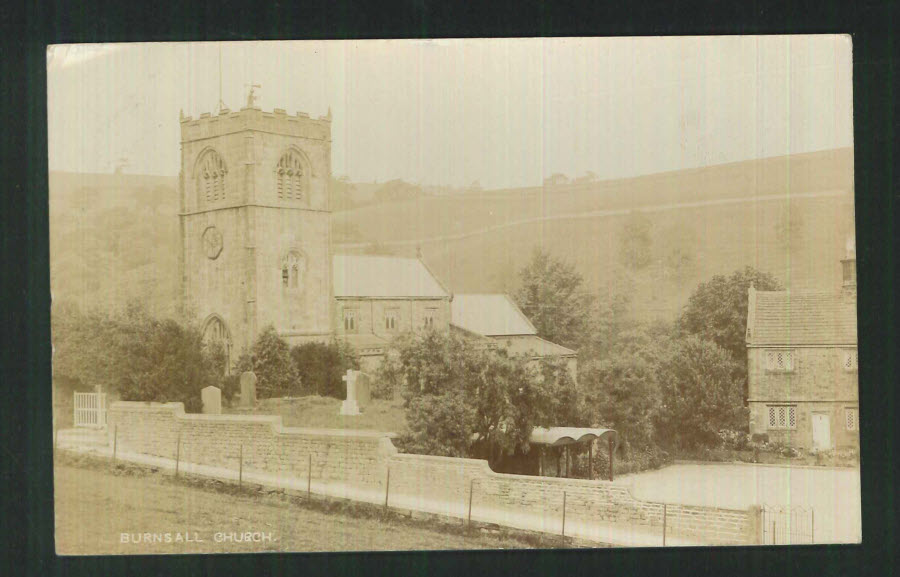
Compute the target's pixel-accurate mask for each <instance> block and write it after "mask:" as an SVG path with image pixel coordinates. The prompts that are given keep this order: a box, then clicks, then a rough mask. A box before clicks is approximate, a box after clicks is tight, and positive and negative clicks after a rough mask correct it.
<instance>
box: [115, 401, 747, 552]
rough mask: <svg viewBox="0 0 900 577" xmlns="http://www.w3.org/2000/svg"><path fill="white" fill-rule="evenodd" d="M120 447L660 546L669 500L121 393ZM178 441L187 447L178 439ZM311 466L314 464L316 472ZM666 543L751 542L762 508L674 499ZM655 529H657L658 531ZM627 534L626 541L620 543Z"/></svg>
mask: <svg viewBox="0 0 900 577" xmlns="http://www.w3.org/2000/svg"><path fill="white" fill-rule="evenodd" d="M107 421H108V424H109V425H108V434H109V436H110V446H112V444H113V440H114V439H113V437H115V443H116V446H117V451H119V452H120V453H121V454H123V455H125V454H135V455H147V456H151V457H157V458H163V459H175V458H176V456H177V457H178V459H179V460H180V461H181V462H184V463H188V464H189V465H195V466H198V467H201V468H203V467H205V468H209V469H210V470H231V471H236V470H238V469H239V467H240V466H241V465H240V457H241V455H243V470H244V472H245V474H246V475H248V476H253V475H257V476H260V477H261V478H271V479H285V480H286V481H287V480H291V482H292V483H294V482H299V481H301V480H302V481H306V480H308V479H309V480H311V481H312V482H314V483H315V484H316V486H317V487H322V486H326V485H332V486H334V487H341V488H342V489H341V491H342V492H343V493H344V494H346V495H348V496H349V497H348V498H353V496H352V494H358V496H359V498H360V500H365V501H377V500H380V499H383V496H384V495H385V493H387V494H388V497H389V501H390V503H389V504H390V506H392V507H401V508H405V509H410V510H421V511H425V512H430V513H439V514H443V515H449V516H452V517H458V518H466V517H467V516H468V514H469V508H470V505H469V501H470V494H471V502H472V504H471V509H472V517H473V519H476V520H481V521H488V522H494V523H498V524H502V525H508V526H511V527H517V528H521V529H529V530H539V531H546V532H551V533H560V532H561V531H562V530H563V527H562V519H563V500H564V499H565V511H566V513H565V518H566V521H565V523H566V529H565V532H566V534H567V535H572V536H580V537H584V538H588V539H593V540H597V541H603V542H610V543H616V544H626V545H627V544H630V545H648V544H649V545H655V544H661V534H662V533H661V531H662V524H663V515H664V511H663V507H664V506H663V505H662V504H660V503H651V502H647V501H641V500H638V499H636V498H634V497H633V496H632V495H631V493H630V492H629V489H628V487H627V486H625V485H621V484H617V483H612V482H609V481H587V480H582V479H559V478H553V477H535V476H524V475H507V474H500V473H495V472H493V471H491V470H490V468H489V467H488V465H487V462H486V461H483V460H475V459H456V458H449V457H432V456H425V455H407V454H399V453H398V452H397V449H396V448H395V447H394V445H393V443H392V442H391V439H390V437H391V436H390V435H389V434H387V433H381V432H374V431H344V430H339V429H302V428H293V427H284V426H283V425H282V422H281V417H279V416H245V415H199V414H186V413H185V412H184V408H183V405H182V404H181V403H165V404H160V403H135V402H119V403H114V404H113V405H112V406H111V407H110V408H109V413H108V417H107ZM179 440H180V449H178V448H177V446H178V443H179ZM310 463H311V465H312V468H311V470H310ZM665 517H666V526H667V530H666V534H667V543H668V544H671V545H676V544H694V545H701V544H723V545H724V544H733V545H741V544H754V543H756V542H757V541H756V539H757V534H758V527H757V525H756V524H757V522H758V521H757V514H756V511H755V509H753V508H751V509H749V510H734V509H715V508H710V507H691V506H681V505H667V506H666V507H665ZM657 536H658V538H657ZM622 541H625V542H622Z"/></svg>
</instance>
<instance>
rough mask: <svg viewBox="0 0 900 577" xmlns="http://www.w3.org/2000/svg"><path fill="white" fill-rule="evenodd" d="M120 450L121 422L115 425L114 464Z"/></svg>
mask: <svg viewBox="0 0 900 577" xmlns="http://www.w3.org/2000/svg"><path fill="white" fill-rule="evenodd" d="M118 450H119V423H116V424H115V426H114V427H113V464H115V463H116V453H117V452H118Z"/></svg>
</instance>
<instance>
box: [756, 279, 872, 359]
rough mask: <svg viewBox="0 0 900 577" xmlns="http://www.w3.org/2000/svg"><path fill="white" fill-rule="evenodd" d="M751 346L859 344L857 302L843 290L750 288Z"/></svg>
mask: <svg viewBox="0 0 900 577" xmlns="http://www.w3.org/2000/svg"><path fill="white" fill-rule="evenodd" d="M749 297H750V299H749V305H748V311H747V345H748V346H756V345H839V344H844V345H846V344H856V342H857V337H856V302H854V300H851V299H848V298H846V297H845V296H843V295H841V294H840V293H824V292H806V293H802V292H791V291H757V290H754V289H752V288H751V289H750V295H749Z"/></svg>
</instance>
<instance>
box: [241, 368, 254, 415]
mask: <svg viewBox="0 0 900 577" xmlns="http://www.w3.org/2000/svg"><path fill="white" fill-rule="evenodd" d="M254 405H256V374H254V372H253V371H244V372H243V373H241V406H242V407H252V406H254Z"/></svg>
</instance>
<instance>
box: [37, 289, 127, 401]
mask: <svg viewBox="0 0 900 577" xmlns="http://www.w3.org/2000/svg"><path fill="white" fill-rule="evenodd" d="M51 319H52V323H51V324H52V327H51V328H52V335H51V342H52V345H53V357H52V371H53V384H54V386H56V387H63V386H64V388H65V389H67V391H71V390H84V389H90V388H93V387H94V386H96V385H100V386H101V387H103V389H105V390H107V391H109V390H113V389H114V388H115V387H116V386H117V385H118V378H119V375H120V374H121V372H122V369H123V366H122V365H123V364H124V363H123V362H122V358H121V356H120V355H119V354H116V350H117V346H118V339H117V334H118V330H119V326H118V324H117V323H116V322H115V319H114V318H113V317H111V316H110V315H108V314H102V313H99V312H95V311H94V312H88V313H82V312H81V310H80V309H79V308H78V306H77V305H74V304H71V303H54V304H53V308H52V309H51Z"/></svg>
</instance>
